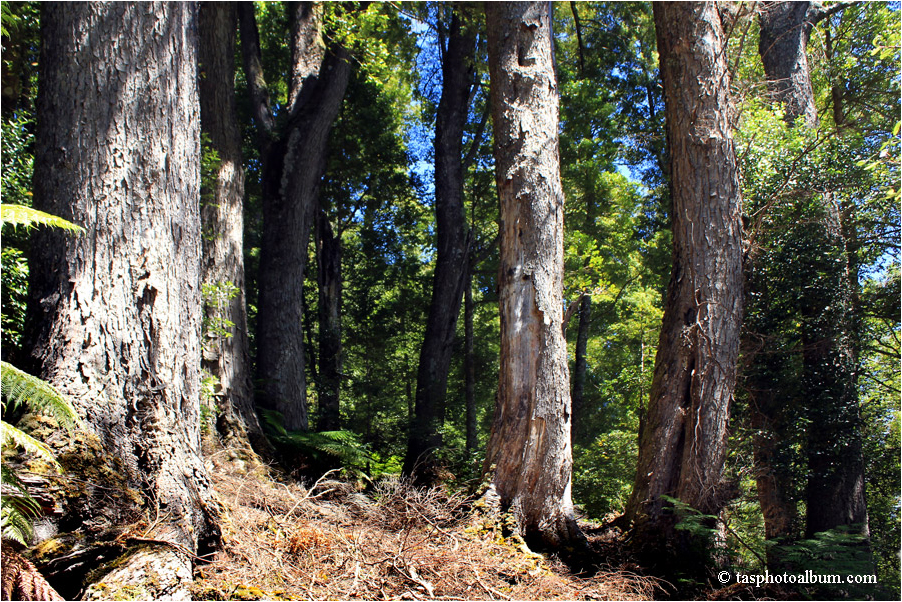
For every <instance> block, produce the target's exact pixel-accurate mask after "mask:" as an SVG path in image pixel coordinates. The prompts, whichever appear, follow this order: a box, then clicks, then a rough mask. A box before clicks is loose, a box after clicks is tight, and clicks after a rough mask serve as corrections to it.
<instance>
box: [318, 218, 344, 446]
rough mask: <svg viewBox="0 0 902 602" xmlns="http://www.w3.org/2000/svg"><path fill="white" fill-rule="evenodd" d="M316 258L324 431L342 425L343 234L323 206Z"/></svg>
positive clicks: (322, 421)
mask: <svg viewBox="0 0 902 602" xmlns="http://www.w3.org/2000/svg"><path fill="white" fill-rule="evenodd" d="M316 219H317V222H316V258H317V262H318V265H317V268H318V269H317V280H318V281H319V374H318V375H317V379H318V382H317V391H318V394H319V421H318V423H317V429H318V430H320V431H337V430H338V429H340V428H341V407H340V405H339V393H340V391H341V235H340V234H339V235H336V234H335V232H333V231H332V225H331V224H330V223H329V218H328V217H327V216H326V213H325V211H323V209H322V208H320V210H319V211H318V213H317V218H316Z"/></svg>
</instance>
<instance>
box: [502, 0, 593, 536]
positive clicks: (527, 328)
mask: <svg viewBox="0 0 902 602" xmlns="http://www.w3.org/2000/svg"><path fill="white" fill-rule="evenodd" d="M485 11H486V27H487V33H488V36H487V37H488V50H489V70H490V74H491V86H492V93H491V102H492V120H493V124H494V133H495V173H496V176H495V178H496V184H497V187H498V194H499V196H500V200H501V258H500V267H499V276H498V278H499V308H500V313H501V366H500V379H499V381H500V382H499V389H498V402H497V405H496V407H495V417H494V423H493V426H492V434H491V437H490V440H489V444H488V449H487V452H486V460H485V469H486V471H487V472H490V475H489V477H490V480H489V483H490V489H489V492H488V494H487V498H488V499H490V500H493V501H496V502H497V503H498V505H500V507H501V509H502V510H505V511H510V512H511V513H512V514H513V516H514V517H515V518H516V520H517V522H518V528H519V531H520V533H521V534H522V535H523V536H524V538H525V539H526V541H527V543H529V544H530V545H535V546H539V547H547V548H560V547H561V546H565V545H567V544H577V543H580V542H581V541H582V533H581V532H580V530H579V527H578V526H577V524H576V520H575V519H574V515H573V504H572V501H571V497H570V476H571V470H572V458H571V448H570V378H569V369H568V366H567V346H566V341H565V340H564V335H563V331H562V322H563V306H562V295H563V271H564V265H563V260H564V255H563V253H564V251H563V232H564V194H563V191H562V189H561V180H560V159H559V151H558V139H557V132H558V100H559V96H558V89H557V82H556V79H555V72H554V60H553V47H552V34H551V15H550V12H549V5H548V4H547V3H544V2H497V3H496V2H492V3H487V4H486V5H485Z"/></svg>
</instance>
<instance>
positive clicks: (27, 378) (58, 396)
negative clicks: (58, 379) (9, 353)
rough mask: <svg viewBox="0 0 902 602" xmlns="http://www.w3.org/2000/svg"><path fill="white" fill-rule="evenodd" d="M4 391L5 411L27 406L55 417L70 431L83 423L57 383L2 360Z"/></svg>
mask: <svg viewBox="0 0 902 602" xmlns="http://www.w3.org/2000/svg"><path fill="white" fill-rule="evenodd" d="M0 392H2V394H3V399H4V402H3V413H4V414H6V412H8V411H13V410H15V409H17V408H18V407H20V406H23V405H25V406H28V408H29V409H31V410H32V411H35V412H44V413H46V414H49V415H51V416H53V418H54V419H55V420H56V421H57V423H58V424H59V425H60V426H61V427H63V428H65V429H67V430H69V429H71V428H73V427H79V426H81V425H80V422H79V419H78V415H77V414H76V413H75V408H73V407H72V404H71V403H69V400H68V399H66V397H65V396H64V395H63V394H62V393H60V392H59V391H57V390H56V389H55V388H54V387H53V385H51V384H50V383H48V382H46V381H43V380H41V379H40V378H37V377H36V376H32V375H31V374H28V373H27V372H23V371H22V370H19V369H18V368H16V367H15V366H13V365H11V364H8V363H6V362H0Z"/></svg>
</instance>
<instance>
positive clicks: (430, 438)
mask: <svg viewBox="0 0 902 602" xmlns="http://www.w3.org/2000/svg"><path fill="white" fill-rule="evenodd" d="M475 52H476V39H475V37H474V35H473V34H472V33H471V32H470V30H469V28H464V27H463V26H462V24H461V21H460V16H459V15H458V14H457V12H456V11H455V14H454V16H453V17H452V19H451V26H450V29H449V31H448V48H447V51H446V52H445V53H444V57H443V62H442V78H443V79H442V97H441V100H440V101H439V105H438V112H437V114H436V123H435V222H436V238H437V244H436V262H435V274H434V276H433V281H432V301H431V303H430V305H429V315H428V317H427V318H426V333H425V335H424V338H423V346H422V347H421V349H420V363H419V367H418V369H417V388H416V402H415V406H414V419H413V422H412V424H411V425H410V436H409V438H408V441H407V454H406V456H405V458H404V467H403V473H404V474H405V475H409V476H412V477H413V479H414V481H415V482H420V483H428V482H430V481H431V480H433V478H434V474H433V473H434V468H435V459H434V453H435V451H436V450H438V449H439V448H440V447H441V445H442V436H441V430H440V429H441V426H442V424H443V422H444V417H445V396H446V393H447V388H448V372H449V371H450V369H451V352H452V351H453V347H454V336H455V334H456V331H457V318H458V316H459V314H460V303H461V297H462V295H463V287H464V281H465V273H466V271H467V231H466V216H465V213H464V201H463V180H464V177H463V162H462V159H463V155H462V153H463V134H464V128H465V126H466V125H467V108H468V105H469V95H470V85H471V83H472V81H473V57H474V54H475Z"/></svg>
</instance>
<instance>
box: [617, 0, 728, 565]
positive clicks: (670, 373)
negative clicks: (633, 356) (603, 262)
mask: <svg viewBox="0 0 902 602" xmlns="http://www.w3.org/2000/svg"><path fill="white" fill-rule="evenodd" d="M654 18H655V30H656V33H657V39H658V52H659V55H660V64H661V75H662V78H663V83H664V91H665V109H666V122H667V141H668V146H669V149H670V153H669V154H670V157H671V191H672V199H673V210H672V214H671V215H673V270H672V272H671V277H670V285H669V287H668V294H667V299H666V304H665V309H664V318H663V327H662V330H661V338H660V341H659V345H658V354H657V358H656V360H655V372H654V377H653V380H652V389H651V394H650V397H649V405H648V411H647V415H646V416H645V417H644V420H643V421H642V424H641V426H640V435H639V437H640V441H639V461H638V467H637V470H636V480H635V484H634V488H633V494H632V497H631V499H630V502H629V505H628V508H627V514H628V516H629V518H630V519H631V520H632V521H633V522H634V529H635V530H636V532H637V534H638V537H637V541H644V542H646V543H648V544H649V545H651V547H653V548H658V549H660V548H662V546H663V545H664V541H665V540H668V539H672V538H673V534H674V532H673V531H672V527H673V524H672V518H670V516H671V515H670V513H669V512H668V510H667V508H666V507H667V506H668V504H667V503H666V502H665V500H664V499H663V498H662V496H671V497H674V498H677V499H679V500H680V501H682V502H683V503H686V504H688V505H689V506H691V507H693V508H695V509H697V510H700V511H701V512H703V513H706V514H716V513H717V512H718V511H719V510H720V508H721V507H722V505H723V503H724V501H725V500H724V498H723V493H724V491H723V484H722V483H721V478H722V472H723V465H724V458H725V454H726V439H727V420H728V416H729V408H730V401H731V399H732V396H733V389H734V386H735V381H736V363H737V358H738V354H739V328H740V324H741V320H742V300H743V297H742V282H743V280H742V245H741V222H740V205H741V199H740V189H739V180H738V171H737V168H736V159H735V155H734V150H733V140H732V133H731V128H730V121H729V114H728V112H729V107H730V99H729V75H728V73H727V62H726V56H725V52H724V43H725V41H724V34H723V31H722V30H721V23H720V18H719V16H718V13H717V6H716V3H714V2H673V3H656V4H655V5H654ZM661 537H663V539H659V538H661ZM640 545H641V544H640Z"/></svg>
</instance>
